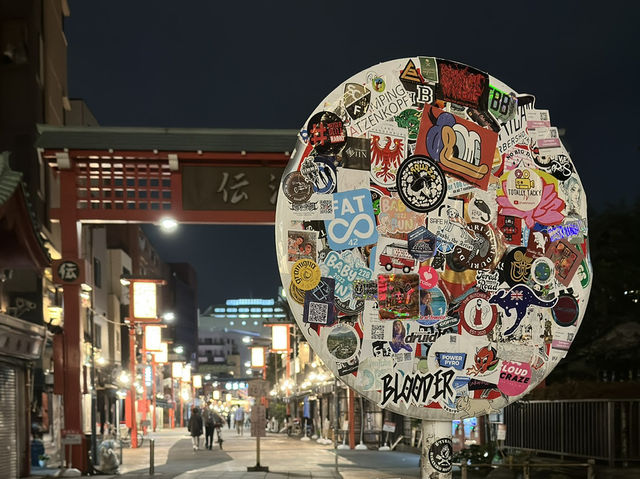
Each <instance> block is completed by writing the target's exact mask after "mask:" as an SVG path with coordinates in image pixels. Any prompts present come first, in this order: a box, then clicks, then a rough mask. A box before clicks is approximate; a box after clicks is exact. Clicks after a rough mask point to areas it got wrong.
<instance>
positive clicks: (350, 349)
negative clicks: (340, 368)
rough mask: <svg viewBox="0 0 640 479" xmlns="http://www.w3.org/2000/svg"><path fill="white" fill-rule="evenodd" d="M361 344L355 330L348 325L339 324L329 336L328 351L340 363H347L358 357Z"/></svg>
mask: <svg viewBox="0 0 640 479" xmlns="http://www.w3.org/2000/svg"><path fill="white" fill-rule="evenodd" d="M359 343H360V341H359V340H358V334H357V333H356V330H355V329H353V328H352V327H351V326H349V325H347V324H338V325H336V326H333V327H332V328H331V332H330V333H329V335H328V336H327V351H329V354H331V356H333V357H334V358H336V359H337V360H338V361H346V360H348V359H351V358H352V357H354V356H355V355H356V353H357V352H358V350H359V348H360V346H359Z"/></svg>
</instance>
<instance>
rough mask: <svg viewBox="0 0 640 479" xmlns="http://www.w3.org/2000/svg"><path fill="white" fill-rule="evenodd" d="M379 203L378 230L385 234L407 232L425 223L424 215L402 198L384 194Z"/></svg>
mask: <svg viewBox="0 0 640 479" xmlns="http://www.w3.org/2000/svg"><path fill="white" fill-rule="evenodd" d="M379 205H380V214H379V215H378V221H379V223H380V225H379V226H378V231H379V232H380V233H382V234H383V235H388V234H390V233H392V234H393V233H407V232H409V231H412V230H414V229H416V228H418V227H419V226H421V225H424V215H423V214H421V213H416V212H415V211H413V210H411V209H409V208H408V207H407V205H405V204H404V202H403V201H402V200H401V199H400V198H397V197H394V198H388V197H386V196H383V197H381V198H380V201H379Z"/></svg>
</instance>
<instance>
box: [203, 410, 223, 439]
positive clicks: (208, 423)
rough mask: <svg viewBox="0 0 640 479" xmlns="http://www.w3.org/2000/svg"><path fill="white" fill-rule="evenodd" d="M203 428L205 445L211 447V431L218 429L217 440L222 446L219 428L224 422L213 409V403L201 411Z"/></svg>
mask: <svg viewBox="0 0 640 479" xmlns="http://www.w3.org/2000/svg"><path fill="white" fill-rule="evenodd" d="M202 415H203V420H204V429H205V436H204V437H205V447H206V448H207V449H209V450H211V448H212V447H213V432H214V431H215V430H217V431H218V442H219V443H220V447H222V436H221V435H220V428H221V427H222V424H223V423H224V421H223V419H222V418H221V417H220V415H219V414H218V413H217V412H215V411H214V410H213V405H211V404H210V405H209V407H208V408H206V409H205V410H204V412H203V414H202Z"/></svg>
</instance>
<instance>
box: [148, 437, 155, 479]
mask: <svg viewBox="0 0 640 479" xmlns="http://www.w3.org/2000/svg"><path fill="white" fill-rule="evenodd" d="M155 447H156V440H155V439H149V475H150V476H153V474H154V470H155V464H154V462H155V458H154V453H155Z"/></svg>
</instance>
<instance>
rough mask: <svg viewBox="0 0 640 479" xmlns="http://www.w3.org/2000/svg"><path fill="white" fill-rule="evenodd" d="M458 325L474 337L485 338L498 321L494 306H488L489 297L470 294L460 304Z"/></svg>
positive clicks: (481, 294)
mask: <svg viewBox="0 0 640 479" xmlns="http://www.w3.org/2000/svg"><path fill="white" fill-rule="evenodd" d="M459 311H460V324H462V327H463V328H464V329H465V330H466V331H467V332H468V333H469V334H472V335H474V336H485V335H486V334H487V333H488V332H489V331H491V330H492V329H493V327H494V326H495V324H496V321H497V319H498V312H497V310H496V306H495V304H489V295H488V294H485V293H471V294H470V295H469V296H467V297H466V298H465V299H464V301H462V303H461V304H460V310H459Z"/></svg>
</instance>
